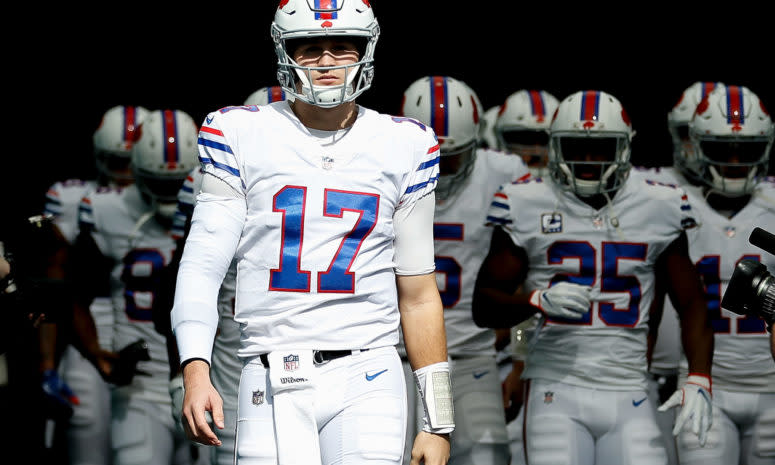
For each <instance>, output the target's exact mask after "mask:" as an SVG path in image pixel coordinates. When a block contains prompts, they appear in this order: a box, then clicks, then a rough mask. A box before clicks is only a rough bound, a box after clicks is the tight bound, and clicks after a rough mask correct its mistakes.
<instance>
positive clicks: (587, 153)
mask: <svg viewBox="0 0 775 465" xmlns="http://www.w3.org/2000/svg"><path fill="white" fill-rule="evenodd" d="M634 134H635V133H634V131H633V130H632V125H631V123H630V119H629V117H628V116H627V113H626V112H625V111H624V108H623V107H622V105H621V103H620V102H619V101H618V100H617V99H616V98H615V97H613V96H612V95H610V94H607V93H605V92H602V91H595V90H592V91H579V92H576V93H574V94H572V95H570V96H568V97H566V98H565V99H564V100H563V101H562V103H560V105H559V107H558V109H557V112H556V113H555V116H554V119H553V121H552V124H551V127H550V142H549V167H548V168H549V173H550V175H551V177H552V179H553V180H554V181H555V182H556V183H557V184H558V185H560V186H561V187H562V188H565V189H568V190H571V191H573V192H574V193H575V194H576V195H578V196H581V197H590V196H594V195H598V194H605V195H607V194H609V193H611V192H615V191H617V190H619V189H620V188H621V187H622V186H623V185H624V183H625V181H626V180H627V178H628V176H629V172H630V168H631V166H632V165H631V163H630V144H631V142H632V137H633V136H634Z"/></svg>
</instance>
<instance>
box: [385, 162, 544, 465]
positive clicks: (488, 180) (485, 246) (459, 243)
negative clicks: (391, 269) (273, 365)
mask: <svg viewBox="0 0 775 465" xmlns="http://www.w3.org/2000/svg"><path fill="white" fill-rule="evenodd" d="M528 174H529V173H528V170H527V167H526V166H525V164H524V162H523V161H522V159H521V158H519V157H515V156H513V155H507V154H504V153H502V152H496V151H494V150H488V149H478V150H477V153H476V158H475V161H474V168H473V170H472V171H471V174H470V175H469V176H468V177H467V178H466V179H465V180H464V181H463V182H462V185H460V186H456V190H455V191H454V193H453V194H452V195H451V196H450V197H449V198H448V199H446V200H444V201H441V200H439V199H437V200H436V212H435V217H434V227H433V236H434V242H435V256H436V257H435V260H436V282H437V284H438V286H439V292H440V294H441V300H442V304H443V305H444V326H445V328H446V333H447V353H448V355H449V357H450V376H451V380H452V387H453V396H452V397H453V399H454V404H455V418H456V422H455V431H454V432H453V433H452V435H451V449H450V454H451V458H450V462H449V463H450V464H479V463H492V464H496V463H503V464H506V463H508V454H509V451H508V440H507V437H506V425H505V422H504V414H503V401H502V397H501V389H500V378H499V374H498V368H497V366H496V363H495V332H494V331H493V330H491V329H487V328H481V327H479V326H477V325H476V324H475V323H474V321H473V319H472V316H471V301H472V298H473V290H474V282H475V281H476V275H477V273H478V271H479V267H480V266H481V264H482V261H483V260H484V257H485V256H486V255H487V251H488V250H489V248H490V237H491V232H490V230H489V229H488V228H487V227H486V226H484V224H483V222H482V217H483V215H484V212H485V211H486V210H487V207H488V205H489V203H490V199H491V198H492V194H493V193H494V192H495V191H496V190H497V189H498V187H499V186H500V185H501V184H504V183H508V182H511V181H513V180H515V179H518V178H521V177H523V176H525V175H528ZM401 346H403V344H401ZM400 351H401V352H402V353H403V354H405V349H404V348H403V347H400ZM403 363H404V374H405V376H406V378H407V388H408V392H409V402H408V405H409V409H410V410H409V411H410V412H415V415H414V416H412V415H410V417H409V425H408V428H407V448H406V450H405V452H404V461H405V463H407V464H408V463H409V461H410V459H411V447H412V442H411V440H412V439H413V438H414V437H415V436H416V434H417V432H418V431H419V429H420V427H421V426H422V405H421V404H420V400H419V397H418V393H417V389H416V387H415V386H414V384H415V383H414V376H413V374H412V369H411V366H410V365H409V362H408V361H407V360H406V359H404V362H403Z"/></svg>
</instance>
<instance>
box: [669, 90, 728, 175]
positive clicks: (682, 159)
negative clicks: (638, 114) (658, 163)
mask: <svg viewBox="0 0 775 465" xmlns="http://www.w3.org/2000/svg"><path fill="white" fill-rule="evenodd" d="M723 85H724V84H723V83H721V82H711V81H697V82H695V83H693V84H692V85H690V86H689V87H687V88H686V89H685V90H684V91H683V93H682V94H681V97H679V98H678V102H676V104H675V105H674V106H673V108H672V109H671V110H670V112H668V114H667V129H668V131H670V138H671V140H672V142H673V165H674V166H675V167H676V168H678V170H679V171H680V172H681V173H683V175H684V176H686V177H687V178H688V179H690V180H692V181H699V180H700V177H701V175H700V163H699V160H698V159H697V153H696V151H695V150H694V148H693V147H692V143H691V138H690V137H689V122H690V121H691V120H692V116H694V110H695V109H696V108H697V105H698V104H699V103H700V102H701V101H702V99H704V98H705V97H706V96H707V95H708V94H710V92H711V91H712V90H713V89H715V88H716V87H718V86H723Z"/></svg>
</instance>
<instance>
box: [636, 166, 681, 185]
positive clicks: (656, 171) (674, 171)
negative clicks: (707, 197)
mask: <svg viewBox="0 0 775 465" xmlns="http://www.w3.org/2000/svg"><path fill="white" fill-rule="evenodd" d="M630 176H632V177H641V178H643V179H651V180H652V181H657V182H661V183H665V184H674V185H676V186H686V185H689V182H688V181H687V180H686V177H685V176H684V175H683V174H681V171H680V170H679V169H678V168H676V167H674V166H652V167H646V166H633V167H632V169H631V170H630Z"/></svg>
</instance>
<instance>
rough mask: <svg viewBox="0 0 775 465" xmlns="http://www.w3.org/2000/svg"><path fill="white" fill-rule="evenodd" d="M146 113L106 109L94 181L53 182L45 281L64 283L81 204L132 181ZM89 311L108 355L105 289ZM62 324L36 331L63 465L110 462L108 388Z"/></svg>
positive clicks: (109, 318)
mask: <svg viewBox="0 0 775 465" xmlns="http://www.w3.org/2000/svg"><path fill="white" fill-rule="evenodd" d="M148 113H149V112H148V110H147V109H145V108H143V107H141V106H133V105H117V106H114V107H111V108H109V109H108V110H107V111H106V112H105V113H104V114H103V115H102V119H101V120H100V123H99V126H98V127H97V129H96V130H95V131H94V134H93V137H92V147H93V151H94V160H95V163H96V167H97V177H96V179H68V180H65V181H59V182H56V183H54V184H53V185H52V186H51V187H50V188H49V189H48V191H47V193H46V203H45V207H44V212H45V213H46V214H48V215H51V216H52V217H53V221H54V228H55V230H56V232H57V236H58V237H59V245H58V246H57V247H56V251H55V252H54V253H53V254H52V260H51V261H52V263H51V265H50V266H49V277H50V278H52V279H64V273H65V270H64V265H63V264H64V262H65V261H66V260H67V253H68V249H69V247H70V246H71V245H72V244H73V242H74V241H75V238H76V236H77V235H78V205H79V203H80V201H81V199H82V198H84V197H85V196H86V195H88V194H89V193H91V192H94V191H106V190H110V189H116V188H120V187H122V186H128V185H129V184H131V183H132V182H133V180H134V179H133V176H132V170H131V166H130V164H131V155H130V151H131V148H132V145H133V143H134V141H135V139H136V137H137V133H138V128H139V126H140V124H141V123H142V121H143V120H144V118H146V117H147V115H148ZM89 311H90V312H91V315H92V317H93V318H94V321H95V324H96V331H97V339H98V343H99V346H100V347H101V348H102V349H103V350H106V351H110V350H112V339H111V338H112V331H113V318H114V317H113V308H112V306H111V302H110V292H109V290H108V289H101V290H98V291H97V292H96V293H95V297H94V300H93V301H92V303H91V305H90V306H89ZM63 324H64V322H60V323H56V324H55V323H52V324H48V323H44V324H43V326H42V327H41V334H40V341H41V368H42V370H43V389H44V392H47V393H49V395H51V396H54V397H55V398H58V399H60V402H67V403H68V404H69V405H70V408H72V416H71V417H70V418H69V420H68V424H67V427H66V437H67V451H68V455H69V463H71V464H73V465H79V464H83V465H87V464H95V463H110V460H111V459H110V385H109V384H108V383H106V382H105V381H104V380H103V379H102V377H101V376H100V374H99V373H98V372H97V370H96V369H95V368H94V366H93V365H92V364H91V363H89V362H88V361H87V360H86V359H85V358H84V357H83V356H82V355H81V354H80V353H79V352H78V350H76V349H75V347H74V346H73V345H69V344H68V340H69V336H68V334H67V333H68V330H67V328H66V326H63ZM63 345H66V347H64V349H63V352H62V355H61V359H60V360H59V362H57V358H58V357H57V355H56V354H57V352H58V347H61V346H63ZM68 391H69V392H68Z"/></svg>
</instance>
